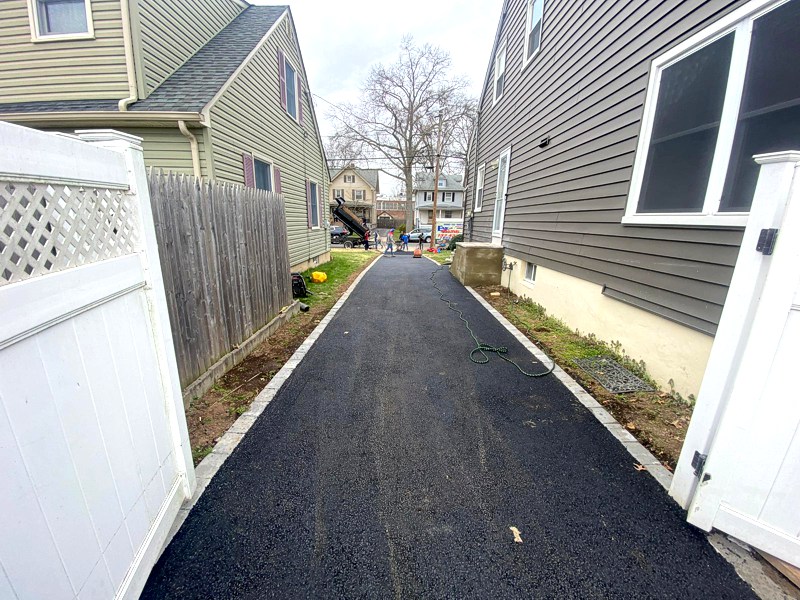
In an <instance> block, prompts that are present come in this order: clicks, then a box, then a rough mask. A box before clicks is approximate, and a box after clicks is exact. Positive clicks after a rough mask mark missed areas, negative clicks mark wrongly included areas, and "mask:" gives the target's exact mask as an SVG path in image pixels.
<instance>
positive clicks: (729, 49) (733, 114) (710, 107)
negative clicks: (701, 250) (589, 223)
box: [623, 0, 800, 226]
mask: <svg viewBox="0 0 800 600" xmlns="http://www.w3.org/2000/svg"><path fill="white" fill-rule="evenodd" d="M798 56H800V0H791V1H788V2H785V1H784V2H775V0H753V1H752V2H750V3H748V4H746V5H745V6H743V7H741V8H740V9H738V10H736V11H734V12H733V13H731V14H730V15H728V16H727V17H725V18H723V19H722V20H720V21H719V22H718V23H716V24H715V25H714V26H712V28H710V29H708V30H706V31H704V32H701V33H700V34H698V35H697V36H695V37H693V38H690V39H689V40H687V41H686V42H685V43H683V44H681V45H680V46H678V47H677V48H675V49H674V50H673V51H671V52H669V53H668V54H667V55H665V56H663V57H661V58H660V59H657V60H656V61H655V62H654V63H653V68H652V72H651V75H650V88H649V96H648V100H647V102H646V106H645V113H644V124H643V129H642V131H643V133H642V135H641V136H640V139H639V148H638V150H637V157H636V164H635V165H634V171H633V179H632V182H631V190H630V194H629V197H628V206H627V210H626V214H625V217H624V218H623V223H631V224H666V225H712V226H713V225H722V226H725V225H727V226H738V225H745V224H746V222H747V213H748V212H749V210H750V204H751V203H752V200H753V194H754V192H755V186H756V181H757V179H758V173H759V166H758V165H757V164H756V163H755V162H754V161H753V155H756V154H764V153H768V152H778V151H783V150H792V149H798V148H800V69H798V67H797V64H798V63H797V57H798Z"/></svg>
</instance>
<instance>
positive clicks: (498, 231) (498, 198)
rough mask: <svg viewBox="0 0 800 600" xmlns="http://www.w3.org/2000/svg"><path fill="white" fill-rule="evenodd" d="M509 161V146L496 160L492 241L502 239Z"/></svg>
mask: <svg viewBox="0 0 800 600" xmlns="http://www.w3.org/2000/svg"><path fill="white" fill-rule="evenodd" d="M510 163H511V148H508V149H506V150H504V151H503V153H502V154H501V155H500V158H499V160H498V161H497V191H496V194H495V200H494V220H493V221H492V243H493V244H500V243H501V242H502V241H503V221H504V220H505V213H506V193H507V192H508V166H509V164H510Z"/></svg>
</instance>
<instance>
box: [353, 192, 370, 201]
mask: <svg viewBox="0 0 800 600" xmlns="http://www.w3.org/2000/svg"><path fill="white" fill-rule="evenodd" d="M352 192H353V202H366V201H367V194H366V192H365V190H361V189H358V190H352ZM356 192H361V198H360V199H358V198H356Z"/></svg>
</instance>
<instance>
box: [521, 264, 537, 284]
mask: <svg viewBox="0 0 800 600" xmlns="http://www.w3.org/2000/svg"><path fill="white" fill-rule="evenodd" d="M524 265H525V272H524V273H523V274H522V283H524V284H525V285H527V286H528V287H534V286H535V285H536V270H537V265H536V263H532V262H525V263H524ZM528 265H533V279H528Z"/></svg>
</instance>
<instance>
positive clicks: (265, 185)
mask: <svg viewBox="0 0 800 600" xmlns="http://www.w3.org/2000/svg"><path fill="white" fill-rule="evenodd" d="M253 175H254V177H255V184H256V188H258V189H259V190H267V191H268V192H271V191H272V165H271V164H270V163H268V162H266V161H263V160H258V159H257V158H254V159H253Z"/></svg>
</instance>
